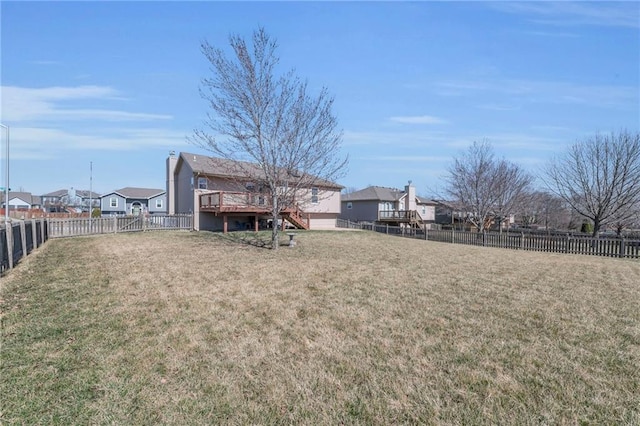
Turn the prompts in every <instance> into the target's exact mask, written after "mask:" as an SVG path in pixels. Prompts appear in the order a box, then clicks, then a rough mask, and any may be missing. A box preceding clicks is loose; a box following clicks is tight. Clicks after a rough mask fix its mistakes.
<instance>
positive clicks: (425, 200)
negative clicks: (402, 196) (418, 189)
mask: <svg viewBox="0 0 640 426" xmlns="http://www.w3.org/2000/svg"><path fill="white" fill-rule="evenodd" d="M416 199H417V200H418V204H429V205H432V206H435V205H437V204H438V202H437V201H434V200H430V199H429V198H423V197H418V196H417V195H416Z"/></svg>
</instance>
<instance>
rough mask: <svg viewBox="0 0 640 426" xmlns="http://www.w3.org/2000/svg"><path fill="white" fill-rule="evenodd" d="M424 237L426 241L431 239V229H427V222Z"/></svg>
mask: <svg viewBox="0 0 640 426" xmlns="http://www.w3.org/2000/svg"><path fill="white" fill-rule="evenodd" d="M424 239H425V241H426V240H428V239H429V229H427V224H426V223H425V224H424Z"/></svg>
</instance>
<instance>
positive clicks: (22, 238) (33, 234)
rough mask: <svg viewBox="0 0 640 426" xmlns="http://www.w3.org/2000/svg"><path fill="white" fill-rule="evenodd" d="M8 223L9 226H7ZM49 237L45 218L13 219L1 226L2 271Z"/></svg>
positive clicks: (0, 258)
mask: <svg viewBox="0 0 640 426" xmlns="http://www.w3.org/2000/svg"><path fill="white" fill-rule="evenodd" d="M7 225H8V226H7ZM48 239H49V231H48V223H47V221H46V220H45V219H31V220H19V221H11V222H9V223H4V224H2V228H0V273H4V272H5V271H7V270H8V269H11V268H13V266H14V265H15V264H17V263H18V262H19V261H20V260H21V259H22V258H24V257H25V256H27V255H29V254H30V253H31V252H32V251H33V250H34V249H36V248H38V247H40V246H41V245H42V244H44V243H45V241H47V240H48Z"/></svg>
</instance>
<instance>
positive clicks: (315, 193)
mask: <svg viewBox="0 0 640 426" xmlns="http://www.w3.org/2000/svg"><path fill="white" fill-rule="evenodd" d="M311 202H312V203H314V204H317V203H318V188H311Z"/></svg>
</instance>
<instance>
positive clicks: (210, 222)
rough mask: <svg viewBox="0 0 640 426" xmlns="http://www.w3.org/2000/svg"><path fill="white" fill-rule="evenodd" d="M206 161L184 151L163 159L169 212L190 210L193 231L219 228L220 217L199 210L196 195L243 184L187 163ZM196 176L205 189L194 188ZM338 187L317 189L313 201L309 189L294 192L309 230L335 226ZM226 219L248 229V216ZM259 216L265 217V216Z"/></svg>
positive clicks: (234, 226)
mask: <svg viewBox="0 0 640 426" xmlns="http://www.w3.org/2000/svg"><path fill="white" fill-rule="evenodd" d="M186 156H188V157H186ZM187 160H188V161H187ZM209 160H210V159H209ZM196 161H197V162H196ZM207 161H208V157H205V156H198V155H193V154H185V153H182V154H180V156H175V155H171V156H170V157H169V158H168V159H167V202H168V208H169V211H171V212H175V213H193V214H194V219H193V226H194V229H196V230H222V229H223V219H222V217H221V216H216V215H215V214H213V213H210V212H200V195H202V194H207V193H211V192H212V191H228V192H239V191H244V190H245V183H244V182H242V181H238V180H234V179H232V178H227V177H218V176H211V174H215V173H211V174H209V175H205V174H199V173H198V172H197V171H194V170H193V169H192V168H191V165H190V162H193V164H196V167H200V165H202V164H207V165H208V164H209V163H207ZM198 170H201V169H198ZM205 170H206V167H205ZM198 178H205V179H206V181H205V182H206V189H199V188H198V180H199V179H198ZM340 189H341V187H336V188H318V202H317V203H312V202H311V198H312V191H311V189H308V190H303V191H300V192H299V193H298V196H297V197H296V198H297V201H298V203H299V206H300V207H301V209H302V210H303V211H304V212H305V215H304V216H305V218H306V217H308V218H309V219H310V229H333V228H335V227H336V219H337V218H338V215H339V214H340ZM227 219H228V226H229V229H230V230H233V229H245V228H246V227H249V228H251V225H252V218H251V217H247V216H246V215H244V216H239V217H234V216H227ZM262 219H268V217H263V218H262Z"/></svg>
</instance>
